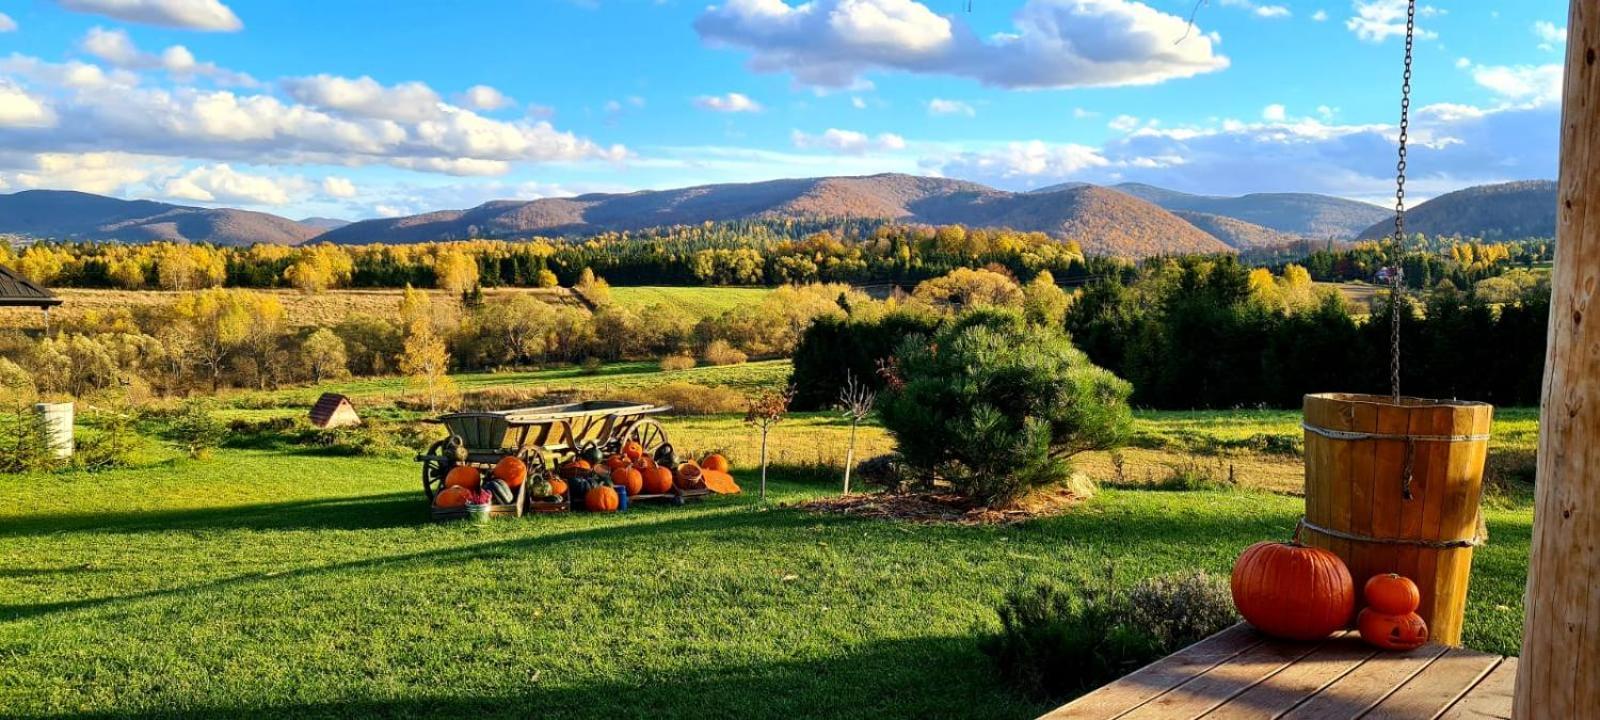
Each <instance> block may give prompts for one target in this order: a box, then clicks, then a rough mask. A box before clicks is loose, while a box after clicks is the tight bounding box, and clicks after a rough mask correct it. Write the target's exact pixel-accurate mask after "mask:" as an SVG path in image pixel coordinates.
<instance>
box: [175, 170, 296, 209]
mask: <svg viewBox="0 0 1600 720" xmlns="http://www.w3.org/2000/svg"><path fill="white" fill-rule="evenodd" d="M155 182H156V187H157V190H158V192H159V193H160V194H161V196H162V197H167V198H172V199H175V200H192V201H195V202H203V203H222V204H230V205H287V204H289V202H290V200H291V199H296V198H300V197H303V196H305V195H306V194H307V193H308V192H309V190H310V185H309V183H307V182H306V180H305V178H302V177H298V176H283V177H278V176H271V175H252V174H250V173H245V172H240V171H238V170H235V169H233V167H231V166H229V165H228V164H226V163H219V164H216V165H202V166H200V167H196V168H191V169H190V170H188V171H186V172H184V173H182V174H179V175H176V176H174V177H169V178H165V179H158V180H156V181H155Z"/></svg>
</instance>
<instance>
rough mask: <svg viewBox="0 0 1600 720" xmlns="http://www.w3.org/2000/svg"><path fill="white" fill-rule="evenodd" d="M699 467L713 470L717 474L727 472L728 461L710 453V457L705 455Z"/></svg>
mask: <svg viewBox="0 0 1600 720" xmlns="http://www.w3.org/2000/svg"><path fill="white" fill-rule="evenodd" d="M700 467H703V468H705V469H707V470H715V471H717V472H728V471H729V467H728V459H727V458H725V457H723V456H721V455H719V454H717V453H711V454H710V455H707V456H706V457H705V459H703V460H701V461H700Z"/></svg>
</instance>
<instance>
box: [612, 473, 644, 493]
mask: <svg viewBox="0 0 1600 720" xmlns="http://www.w3.org/2000/svg"><path fill="white" fill-rule="evenodd" d="M611 482H612V483H613V484H616V485H620V486H622V487H625V488H627V489H628V494H629V495H630V496H631V495H638V494H639V491H640V490H643V489H644V474H643V473H640V472H639V471H638V470H636V469H634V468H631V467H626V468H622V469H621V470H618V471H616V472H614V473H611Z"/></svg>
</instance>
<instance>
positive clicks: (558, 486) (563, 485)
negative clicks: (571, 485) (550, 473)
mask: <svg viewBox="0 0 1600 720" xmlns="http://www.w3.org/2000/svg"><path fill="white" fill-rule="evenodd" d="M550 494H552V495H565V494H567V481H565V480H562V479H561V478H558V477H557V478H550Z"/></svg>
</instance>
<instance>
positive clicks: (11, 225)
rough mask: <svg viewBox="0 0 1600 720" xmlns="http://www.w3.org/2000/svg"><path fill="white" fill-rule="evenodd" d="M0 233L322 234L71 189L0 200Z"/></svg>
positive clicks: (290, 224)
mask: <svg viewBox="0 0 1600 720" xmlns="http://www.w3.org/2000/svg"><path fill="white" fill-rule="evenodd" d="M0 233H5V234H15V235H23V236H28V237H39V238H53V239H73V240H120V241H122V242H153V241H157V240H174V241H178V242H206V243H212V244H214V245H251V244H255V243H268V244H272V245H296V244H299V243H302V242H305V241H306V240H309V239H311V238H313V237H315V236H317V235H319V234H321V233H322V228H319V227H314V226H311V225H305V224H301V223H297V222H295V221H293V220H290V219H288V218H281V217H278V216H277V215H269V214H267V213H260V212H252V211H249V210H234V209H231V208H220V209H216V208H199V207H188V206H185V205H170V204H168V203H162V202H155V201H152V200H119V199H117V198H111V197H105V196H103V195H93V194H90V193H82V192H73V191H69V190H24V191H22V192H18V193H12V194H10V195H0Z"/></svg>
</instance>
